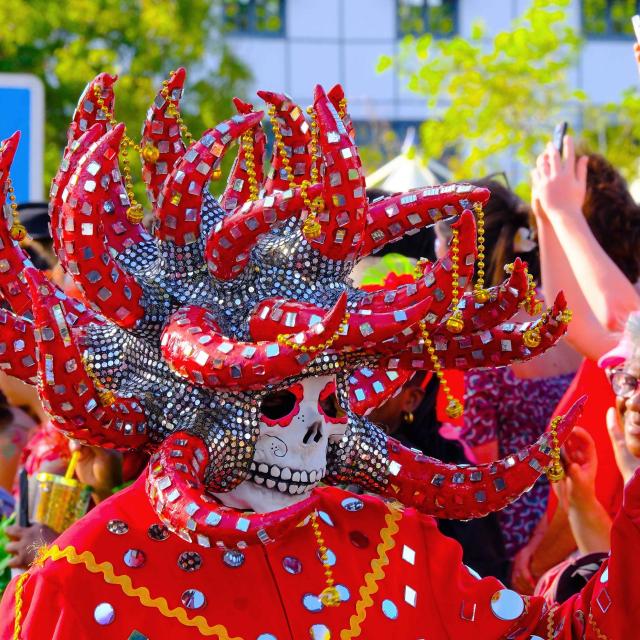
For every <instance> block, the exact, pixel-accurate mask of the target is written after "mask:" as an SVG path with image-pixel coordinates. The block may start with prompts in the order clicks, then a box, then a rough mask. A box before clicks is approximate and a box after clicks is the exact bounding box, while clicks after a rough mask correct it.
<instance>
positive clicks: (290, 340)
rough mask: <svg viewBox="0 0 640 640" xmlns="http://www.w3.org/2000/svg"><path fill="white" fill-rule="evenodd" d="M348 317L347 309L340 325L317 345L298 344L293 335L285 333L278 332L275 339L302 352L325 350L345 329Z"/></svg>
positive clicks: (349, 315)
mask: <svg viewBox="0 0 640 640" xmlns="http://www.w3.org/2000/svg"><path fill="white" fill-rule="evenodd" d="M350 317H351V314H350V313H349V312H348V311H347V313H345V314H344V318H343V319H342V322H341V323H340V326H339V327H338V329H337V330H336V332H335V333H334V334H333V335H332V336H331V337H330V338H329V339H328V340H326V341H325V342H323V343H321V344H317V345H305V344H298V343H297V342H296V341H295V337H294V335H292V334H285V333H281V334H279V335H278V337H277V338H276V340H277V341H278V343H279V344H281V345H283V346H286V347H291V348H292V349H293V350H294V351H302V352H303V353H316V352H318V351H325V350H326V349H328V348H329V347H331V346H332V345H333V343H334V342H335V341H336V340H337V339H338V337H339V336H340V334H341V333H342V332H343V331H344V330H345V329H346V327H347V324H348V322H349V318H350Z"/></svg>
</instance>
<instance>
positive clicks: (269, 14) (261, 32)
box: [223, 0, 285, 36]
mask: <svg viewBox="0 0 640 640" xmlns="http://www.w3.org/2000/svg"><path fill="white" fill-rule="evenodd" d="M284 3H285V0H224V3H223V4H224V23H225V25H226V27H227V29H229V31H231V32H233V33H244V34H250V35H254V36H283V35H284Z"/></svg>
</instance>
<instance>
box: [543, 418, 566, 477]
mask: <svg viewBox="0 0 640 640" xmlns="http://www.w3.org/2000/svg"><path fill="white" fill-rule="evenodd" d="M561 420H562V416H557V417H556V418H554V419H553V420H552V421H551V425H550V426H549V435H550V436H551V454H550V455H551V465H550V466H549V468H548V469H547V471H546V475H547V478H549V481H550V482H559V481H560V480H562V479H563V478H564V469H563V467H562V464H561V462H560V443H559V441H558V431H557V429H558V424H560V421H561Z"/></svg>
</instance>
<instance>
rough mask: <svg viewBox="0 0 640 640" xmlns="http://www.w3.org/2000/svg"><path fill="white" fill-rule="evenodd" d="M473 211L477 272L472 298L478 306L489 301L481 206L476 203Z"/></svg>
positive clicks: (482, 210)
mask: <svg viewBox="0 0 640 640" xmlns="http://www.w3.org/2000/svg"><path fill="white" fill-rule="evenodd" d="M473 210H474V211H475V213H476V223H477V227H478V236H477V238H478V242H477V245H478V260H477V265H478V272H477V276H478V277H477V279H476V283H475V285H474V287H473V297H474V299H475V301H476V302H477V303H478V304H484V303H485V302H488V301H489V296H490V294H489V291H487V289H485V288H484V275H485V273H484V267H485V264H484V251H485V247H484V209H483V208H482V204H480V203H479V202H476V203H475V204H474V205H473Z"/></svg>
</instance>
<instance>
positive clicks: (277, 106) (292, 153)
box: [258, 91, 311, 194]
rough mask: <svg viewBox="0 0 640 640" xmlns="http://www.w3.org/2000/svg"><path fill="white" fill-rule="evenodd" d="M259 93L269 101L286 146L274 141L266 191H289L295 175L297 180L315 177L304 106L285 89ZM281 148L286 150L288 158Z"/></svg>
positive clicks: (300, 181) (272, 114)
mask: <svg viewBox="0 0 640 640" xmlns="http://www.w3.org/2000/svg"><path fill="white" fill-rule="evenodd" d="M258 95H259V96H260V97H261V98H262V99H263V100H264V101H265V102H266V103H267V104H268V105H270V106H269V115H270V116H271V119H272V121H273V119H274V118H275V119H276V123H275V126H276V127H278V130H279V132H280V134H281V135H282V143H283V146H284V149H279V148H278V145H274V147H273V152H272V155H271V173H270V175H269V177H268V178H267V180H266V182H265V193H266V194H271V193H274V192H275V191H286V190H287V189H289V188H290V187H291V179H293V181H294V182H295V183H296V184H298V185H299V184H301V183H302V181H303V180H310V179H311V158H310V157H309V148H308V147H309V143H310V142H311V132H310V129H309V123H308V122H307V121H306V119H305V117H304V113H303V111H302V109H301V108H300V107H299V106H298V105H297V104H295V102H293V100H292V99H291V98H290V97H289V96H286V95H285V94H283V93H273V92H272V91H258ZM281 151H284V152H285V153H286V158H287V159H286V164H287V165H288V169H287V166H286V165H285V160H284V158H283V157H282V155H281V153H280V152H281Z"/></svg>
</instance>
